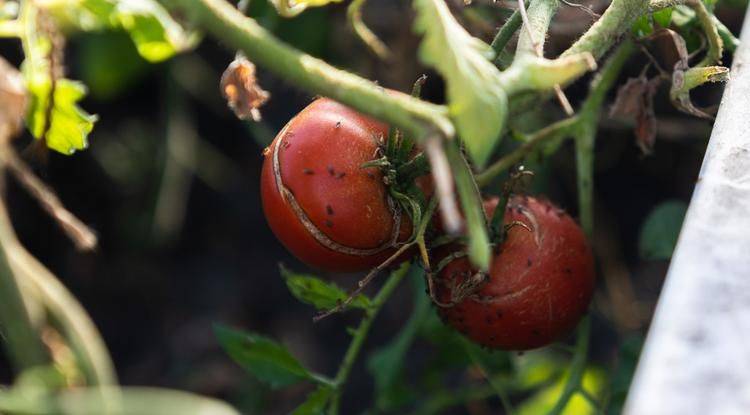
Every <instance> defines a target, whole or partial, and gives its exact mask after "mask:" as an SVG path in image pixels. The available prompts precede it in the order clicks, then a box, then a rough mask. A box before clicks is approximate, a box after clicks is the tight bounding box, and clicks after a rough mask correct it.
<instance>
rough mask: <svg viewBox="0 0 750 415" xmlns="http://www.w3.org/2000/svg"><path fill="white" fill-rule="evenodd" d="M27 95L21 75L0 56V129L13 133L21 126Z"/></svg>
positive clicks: (4, 132)
mask: <svg viewBox="0 0 750 415" xmlns="http://www.w3.org/2000/svg"><path fill="white" fill-rule="evenodd" d="M27 102H28V97H27V94H26V86H25V84H24V80H23V75H21V73H20V72H19V71H18V69H16V68H15V67H13V65H11V64H9V63H8V62H7V61H6V60H5V59H3V58H2V57H0V130H4V131H3V134H6V133H7V134H9V135H11V136H12V135H15V134H16V133H18V132H19V131H20V129H21V128H22V126H23V118H24V115H25V114H26V104H27Z"/></svg>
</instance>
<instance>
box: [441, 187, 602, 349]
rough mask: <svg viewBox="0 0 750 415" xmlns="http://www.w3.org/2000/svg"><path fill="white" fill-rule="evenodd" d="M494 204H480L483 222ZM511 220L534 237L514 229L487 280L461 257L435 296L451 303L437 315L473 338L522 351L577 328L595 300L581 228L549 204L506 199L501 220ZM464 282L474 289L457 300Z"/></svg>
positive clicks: (446, 271) (591, 260)
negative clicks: (484, 211) (470, 284)
mask: <svg viewBox="0 0 750 415" xmlns="http://www.w3.org/2000/svg"><path fill="white" fill-rule="evenodd" d="M497 203H498V201H497V199H494V200H490V201H488V202H487V203H485V210H486V211H487V213H488V215H489V216H491V215H492V213H493V212H494V210H495V208H496V207H497ZM512 221H520V222H523V223H524V224H526V225H527V226H528V227H529V228H530V229H532V231H529V230H527V229H524V228H523V227H521V226H515V227H512V228H511V229H510V230H509V231H508V235H507V238H506V240H505V241H504V242H503V244H502V245H501V246H500V247H499V248H497V250H496V252H495V254H494V257H493V259H492V263H491V265H490V272H489V275H487V276H483V275H482V274H478V273H476V271H475V270H474V269H472V267H471V265H470V264H469V261H468V259H467V258H466V257H465V256H464V257H461V258H458V259H455V260H453V261H451V262H449V263H448V264H447V265H446V266H445V268H443V269H442V270H440V272H439V274H438V276H437V279H436V283H437V286H436V297H437V299H438V300H439V301H440V302H441V303H446V304H448V303H451V301H452V300H453V301H454V302H455V305H453V306H450V305H448V306H446V307H440V308H439V313H440V315H441V317H442V318H443V320H444V321H445V322H446V323H447V324H449V325H451V326H452V327H454V328H455V329H457V330H458V331H460V332H461V333H463V334H464V335H465V336H467V337H469V338H470V339H471V340H473V341H475V342H477V343H479V344H481V345H484V346H486V347H490V348H500V349H508V350H528V349H534V348H537V347H541V346H544V345H547V344H549V343H551V342H553V341H555V340H557V339H559V338H560V337H561V336H563V335H565V334H567V333H569V332H570V331H571V330H572V329H573V328H575V326H576V324H577V323H578V321H579V320H580V319H581V317H582V316H583V314H584V313H585V312H586V309H587V308H588V305H589V302H590V301H591V297H592V295H593V291H594V258H593V255H592V253H591V249H590V248H589V246H588V244H587V242H586V238H585V236H584V234H583V231H582V230H581V228H580V226H578V224H576V223H575V221H574V220H573V219H572V218H571V217H570V216H569V215H568V214H566V213H565V212H564V211H562V210H561V209H559V208H557V207H556V206H554V205H553V204H552V203H551V202H549V201H547V200H542V199H537V198H533V197H525V196H515V197H513V198H511V200H510V201H509V203H508V206H507V209H506V211H505V218H504V222H505V223H506V224H508V223H510V222H512ZM444 256H445V255H444ZM485 278H486V279H485ZM483 279H484V281H486V282H481V283H479V281H482V280H483ZM470 280H473V281H475V282H477V283H478V287H479V288H478V289H477V290H475V291H474V294H472V295H469V296H464V298H463V299H461V289H462V288H464V289H465V288H466V287H467V286H466V285H465V284H466V281H470ZM462 284H464V285H462Z"/></svg>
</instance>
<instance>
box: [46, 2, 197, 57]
mask: <svg viewBox="0 0 750 415" xmlns="http://www.w3.org/2000/svg"><path fill="white" fill-rule="evenodd" d="M47 8H48V10H50V12H51V13H52V15H53V16H56V17H58V18H59V19H60V20H61V21H62V22H64V23H67V25H69V26H72V27H73V28H76V29H78V30H83V31H93V30H103V29H123V30H125V32H127V33H128V35H129V36H130V38H131V39H132V41H133V43H134V44H135V46H136V48H137V49H138V53H139V54H140V55H141V56H142V57H143V58H144V59H146V60H148V61H149V62H161V61H163V60H165V59H168V58H170V57H172V56H173V55H175V54H176V53H178V52H182V51H184V50H187V49H190V48H192V47H193V46H195V44H196V43H197V40H198V36H197V35H196V34H195V33H192V32H187V31H185V30H184V29H183V28H182V27H181V26H180V25H179V24H178V23H177V22H176V21H175V20H174V19H173V18H172V16H170V15H169V13H168V12H167V10H166V9H165V8H164V7H163V6H162V5H161V4H159V2H157V1H156V0H120V1H118V0H74V1H61V0H50V2H49V5H48V7H47Z"/></svg>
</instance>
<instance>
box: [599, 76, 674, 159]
mask: <svg viewBox="0 0 750 415" xmlns="http://www.w3.org/2000/svg"><path fill="white" fill-rule="evenodd" d="M660 84H661V78H660V77H655V78H652V79H648V78H646V77H645V76H644V75H641V76H639V77H638V78H630V79H628V81H627V82H626V83H625V85H623V86H622V87H620V89H619V90H618V91H617V98H616V99H615V103H614V104H613V105H612V108H610V112H609V116H610V117H617V116H619V117H623V118H629V119H632V120H633V121H635V138H636V144H637V145H638V147H639V148H640V149H641V151H643V153H644V154H651V151H652V150H653V148H654V141H655V140H656V115H655V114H654V95H655V94H656V91H658V90H659V85H660Z"/></svg>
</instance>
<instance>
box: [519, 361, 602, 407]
mask: <svg viewBox="0 0 750 415" xmlns="http://www.w3.org/2000/svg"><path fill="white" fill-rule="evenodd" d="M605 378H606V377H605V374H604V371H602V370H601V369H599V368H595V367H587V368H586V370H585V371H584V373H583V378H582V379H581V387H582V388H583V389H584V390H586V392H588V393H589V394H590V395H591V396H594V397H598V396H600V395H601V394H602V392H603V389H604V382H605ZM566 381H567V376H562V377H561V378H560V379H559V380H558V381H557V382H555V383H554V384H553V385H552V386H549V387H546V388H544V389H541V390H540V391H538V392H536V393H535V394H533V395H531V397H530V398H528V399H527V400H525V401H524V402H523V403H522V404H521V405H519V406H518V408H517V410H516V411H515V412H514V413H515V414H516V415H536V414H546V413H549V412H550V411H551V410H552V408H554V407H555V404H556V403H557V400H558V398H559V396H560V394H562V392H563V389H564V388H565V383H566ZM595 413H597V412H596V408H595V407H594V406H593V405H592V404H591V403H590V402H589V401H588V400H587V399H586V398H585V397H583V396H581V394H580V393H577V394H575V395H573V396H572V397H571V398H570V401H568V404H567V405H566V406H565V409H563V411H562V415H594V414H595Z"/></svg>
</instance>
